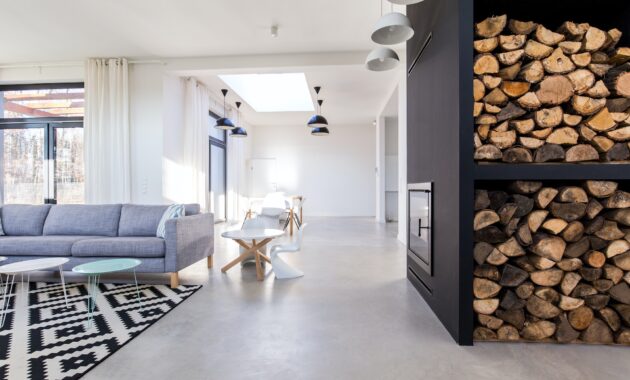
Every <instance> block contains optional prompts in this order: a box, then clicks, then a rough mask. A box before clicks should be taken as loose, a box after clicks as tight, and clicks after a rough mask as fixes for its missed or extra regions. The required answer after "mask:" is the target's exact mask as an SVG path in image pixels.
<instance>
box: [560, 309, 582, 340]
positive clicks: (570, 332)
mask: <svg viewBox="0 0 630 380" xmlns="http://www.w3.org/2000/svg"><path fill="white" fill-rule="evenodd" d="M579 337H580V333H579V332H578V331H577V330H575V329H574V328H573V327H571V324H570V323H569V320H568V319H567V316H566V315H564V314H562V315H560V316H559V317H558V319H557V329H556V340H557V341H558V343H571V342H573V341H575V340H576V339H578V338H579Z"/></svg>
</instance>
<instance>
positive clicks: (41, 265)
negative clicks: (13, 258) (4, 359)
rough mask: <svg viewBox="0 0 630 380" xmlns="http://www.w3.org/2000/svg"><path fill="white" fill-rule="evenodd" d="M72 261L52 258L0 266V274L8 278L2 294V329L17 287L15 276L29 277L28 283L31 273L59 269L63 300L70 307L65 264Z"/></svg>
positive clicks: (0, 324)
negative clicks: (10, 299)
mask: <svg viewBox="0 0 630 380" xmlns="http://www.w3.org/2000/svg"><path fill="white" fill-rule="evenodd" d="M68 261H70V259H67V258H65V257H50V258H45V259H33V260H24V261H18V262H15V263H11V264H6V265H2V266H0V274H4V275H5V276H7V279H6V281H5V282H4V292H3V293H2V317H1V318H0V327H3V326H4V321H5V319H6V315H7V310H9V304H10V302H9V298H10V296H11V293H12V292H13V286H14V285H15V276H16V275H18V274H19V275H21V276H22V279H23V276H24V275H25V274H26V275H27V283H28V282H29V280H30V273H31V272H34V271H38V270H46V269H51V268H59V277H61V287H62V288H63V298H64V300H65V301H66V307H68V294H67V293H66V282H65V280H64V277H63V264H65V263H67V262H68Z"/></svg>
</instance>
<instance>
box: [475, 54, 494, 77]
mask: <svg viewBox="0 0 630 380" xmlns="http://www.w3.org/2000/svg"><path fill="white" fill-rule="evenodd" d="M473 71H474V73H475V74H477V75H483V74H496V73H498V72H499V61H498V60H497V59H496V58H495V56H494V55H492V54H479V55H478V56H477V57H475V64H474V66H473Z"/></svg>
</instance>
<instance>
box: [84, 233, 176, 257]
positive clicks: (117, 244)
mask: <svg viewBox="0 0 630 380" xmlns="http://www.w3.org/2000/svg"><path fill="white" fill-rule="evenodd" d="M165 250H166V249H165V244H164V240H163V239H160V238H157V237H112V238H93V239H86V240H81V241H79V242H77V243H76V244H74V245H73V246H72V256H76V257H137V258H142V257H164V252H165Z"/></svg>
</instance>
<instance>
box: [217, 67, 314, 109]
mask: <svg viewBox="0 0 630 380" xmlns="http://www.w3.org/2000/svg"><path fill="white" fill-rule="evenodd" d="M219 78H221V80H222V81H224V82H225V83H226V84H227V85H228V86H230V87H231V88H232V90H234V92H236V93H237V94H238V95H239V96H240V97H241V98H242V99H243V100H244V101H246V102H247V104H249V105H250V106H251V107H252V108H253V109H254V111H256V112H310V111H313V110H314V109H315V108H314V107H313V99H312V98H311V93H310V91H309V89H308V84H307V83H306V75H304V73H283V74H235V75H219Z"/></svg>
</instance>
